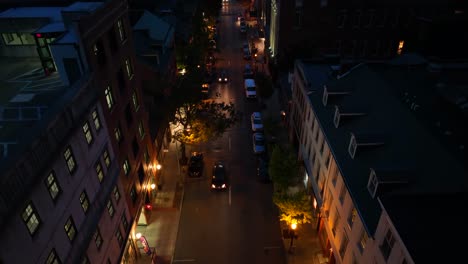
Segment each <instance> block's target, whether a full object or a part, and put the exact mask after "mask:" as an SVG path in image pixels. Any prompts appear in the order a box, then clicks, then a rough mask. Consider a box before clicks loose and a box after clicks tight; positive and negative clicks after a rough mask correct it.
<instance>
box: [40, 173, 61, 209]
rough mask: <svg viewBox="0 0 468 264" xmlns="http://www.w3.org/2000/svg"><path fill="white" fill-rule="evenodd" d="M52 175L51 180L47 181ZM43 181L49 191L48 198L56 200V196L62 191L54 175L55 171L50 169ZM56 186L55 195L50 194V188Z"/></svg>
mask: <svg viewBox="0 0 468 264" xmlns="http://www.w3.org/2000/svg"><path fill="white" fill-rule="evenodd" d="M51 176H52V178H53V179H52V182H51V181H49V178H50V177H51ZM44 183H45V185H46V188H47V191H48V192H49V195H50V198H52V201H54V202H55V201H57V198H58V197H59V196H60V194H61V193H62V188H60V184H59V183H58V180H57V177H56V175H55V171H54V170H51V171H50V172H49V174H48V175H47V177H46V178H45V180H44ZM53 187H55V188H56V192H55V196H54V195H53V194H52V188H53Z"/></svg>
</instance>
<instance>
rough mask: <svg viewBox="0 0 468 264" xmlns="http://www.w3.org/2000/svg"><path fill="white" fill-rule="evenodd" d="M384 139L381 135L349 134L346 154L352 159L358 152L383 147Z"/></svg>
mask: <svg viewBox="0 0 468 264" xmlns="http://www.w3.org/2000/svg"><path fill="white" fill-rule="evenodd" d="M384 143H385V142H384V137H383V136H381V135H371V134H365V135H364V134H360V135H357V134H354V133H351V138H350V140H349V145H348V153H349V155H350V156H351V158H353V159H354V157H355V156H356V153H357V152H358V151H360V152H361V151H366V150H370V149H374V148H376V147H379V146H383V145H384Z"/></svg>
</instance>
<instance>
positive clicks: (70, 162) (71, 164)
mask: <svg viewBox="0 0 468 264" xmlns="http://www.w3.org/2000/svg"><path fill="white" fill-rule="evenodd" d="M67 153H69V154H68V155H67ZM63 157H64V159H65V163H66V164H67V169H68V172H69V173H70V174H74V173H75V172H76V170H77V167H78V165H77V163H76V159H75V155H74V154H73V150H72V148H71V146H70V145H68V146H67V147H66V148H65V151H64V152H63Z"/></svg>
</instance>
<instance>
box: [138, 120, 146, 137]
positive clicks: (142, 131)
mask: <svg viewBox="0 0 468 264" xmlns="http://www.w3.org/2000/svg"><path fill="white" fill-rule="evenodd" d="M138 134H139V135H140V139H143V138H144V137H145V128H144V127H143V122H141V121H140V122H139V123H138Z"/></svg>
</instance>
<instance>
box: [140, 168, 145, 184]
mask: <svg viewBox="0 0 468 264" xmlns="http://www.w3.org/2000/svg"><path fill="white" fill-rule="evenodd" d="M138 179H139V180H140V184H143V181H144V180H145V171H144V170H143V165H140V168H138Z"/></svg>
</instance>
